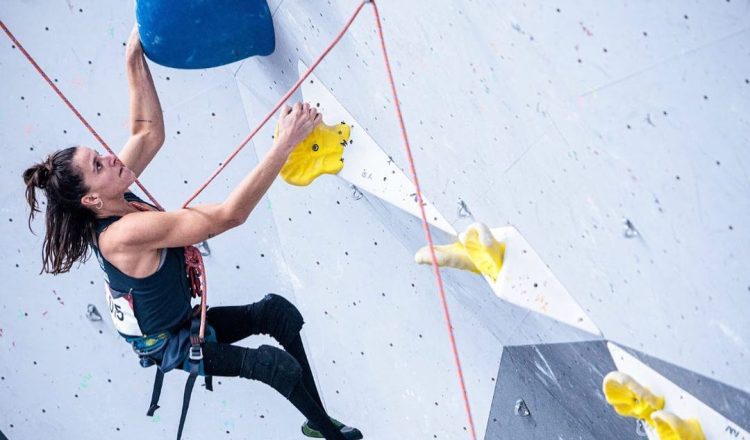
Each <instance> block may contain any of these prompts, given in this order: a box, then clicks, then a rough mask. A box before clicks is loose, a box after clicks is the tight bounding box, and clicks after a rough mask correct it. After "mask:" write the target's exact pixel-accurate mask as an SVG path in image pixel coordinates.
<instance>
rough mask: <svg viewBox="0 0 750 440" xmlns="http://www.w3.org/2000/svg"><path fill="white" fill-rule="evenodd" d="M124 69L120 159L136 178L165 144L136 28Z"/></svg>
mask: <svg viewBox="0 0 750 440" xmlns="http://www.w3.org/2000/svg"><path fill="white" fill-rule="evenodd" d="M125 65H126V69H127V74H128V90H129V99H130V139H128V142H127V143H126V144H125V147H124V148H123V149H122V151H121V152H120V154H119V158H120V160H121V161H122V162H123V163H124V164H125V166H127V167H128V168H130V169H131V170H132V171H133V172H134V173H135V175H136V176H140V174H141V173H142V172H143V170H144V169H146V166H148V164H149V163H150V162H151V160H152V159H153V158H154V156H155V155H156V153H157V152H158V151H159V149H160V148H161V146H162V144H164V118H163V116H162V110H161V104H160V103H159V96H158V95H157V94H156V88H155V87H154V80H153V78H152V77H151V72H150V71H149V69H148V64H146V58H145V56H144V55H143V48H142V47H141V41H140V38H139V36H138V29H137V27H134V28H133V32H132V33H131V34H130V38H129V40H128V44H127V47H126V49H125Z"/></svg>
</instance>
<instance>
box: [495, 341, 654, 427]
mask: <svg viewBox="0 0 750 440" xmlns="http://www.w3.org/2000/svg"><path fill="white" fill-rule="evenodd" d="M615 369H616V367H615V364H614V362H613V361H612V358H611V356H610V355H609V351H608V350H607V346H606V342H604V341H587V342H576V343H562V344H544V345H524V346H513V347H505V349H504V350H503V355H502V359H501V361H500V369H499V372H498V376H497V385H496V387H495V395H494V397H493V400H492V407H491V409H490V416H489V420H488V422H487V431H486V434H485V440H521V439H523V440H528V439H544V440H549V439H552V440H559V439H564V440H568V439H576V440H609V439H612V440H620V439H642V438H643V437H641V436H639V435H638V434H637V432H636V428H637V423H638V422H637V421H636V420H634V419H626V418H623V417H620V416H618V415H617V414H615V412H614V411H613V410H612V408H611V407H610V406H609V405H608V404H607V402H606V401H605V400H604V395H603V394H602V392H601V384H602V379H603V378H604V375H606V374H607V373H608V372H610V371H613V370H615ZM519 399H523V401H524V402H525V404H526V406H527V408H528V410H529V412H530V414H529V415H528V416H520V415H517V414H516V411H515V406H516V402H517V401H518V400H519Z"/></svg>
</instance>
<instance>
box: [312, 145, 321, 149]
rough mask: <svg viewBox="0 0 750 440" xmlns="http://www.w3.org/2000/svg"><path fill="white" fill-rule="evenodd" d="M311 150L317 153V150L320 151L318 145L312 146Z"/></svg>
mask: <svg viewBox="0 0 750 440" xmlns="http://www.w3.org/2000/svg"><path fill="white" fill-rule="evenodd" d="M312 150H313V151H318V150H320V147H319V146H318V144H313V146H312Z"/></svg>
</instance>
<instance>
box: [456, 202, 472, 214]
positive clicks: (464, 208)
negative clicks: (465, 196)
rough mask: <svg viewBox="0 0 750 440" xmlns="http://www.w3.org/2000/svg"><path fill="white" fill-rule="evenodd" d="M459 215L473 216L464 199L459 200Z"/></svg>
mask: <svg viewBox="0 0 750 440" xmlns="http://www.w3.org/2000/svg"><path fill="white" fill-rule="evenodd" d="M458 216H459V217H473V215H472V214H471V211H469V207H468V206H466V202H464V201H463V200H459V201H458Z"/></svg>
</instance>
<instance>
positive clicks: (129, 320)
mask: <svg viewBox="0 0 750 440" xmlns="http://www.w3.org/2000/svg"><path fill="white" fill-rule="evenodd" d="M104 295H105V296H106V297H107V305H108V306H109V315H110V316H111V317H112V323H113V324H114V325H115V329H116V330H117V331H118V332H120V333H121V334H123V335H127V336H144V335H143V332H141V327H140V326H139V325H138V320H137V319H136V318H135V312H134V311H133V310H134V309H133V295H131V294H130V293H125V292H119V291H117V290H114V289H112V288H110V287H109V283H108V282H106V281H105V282H104Z"/></svg>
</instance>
